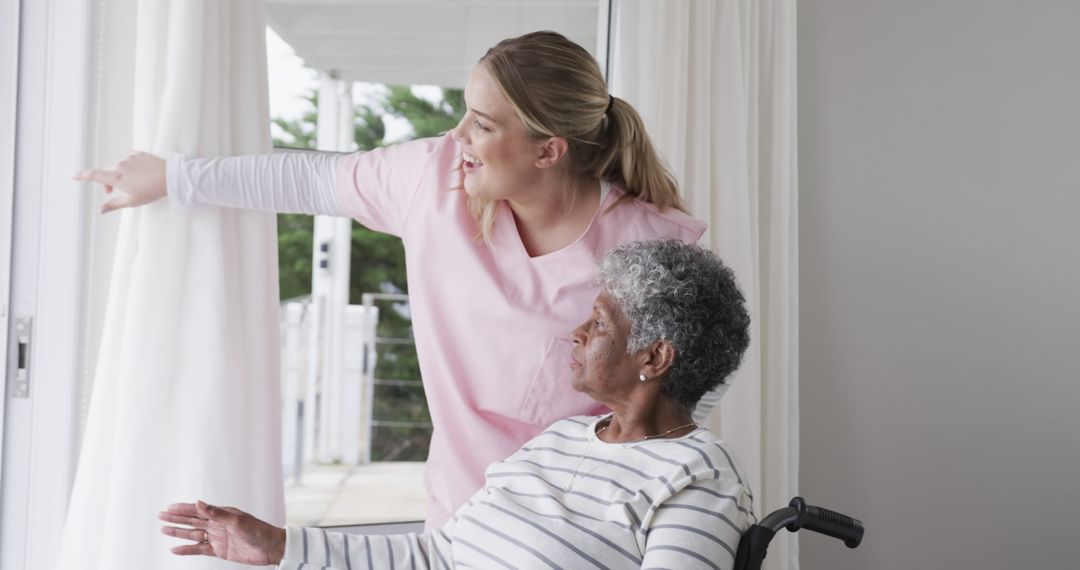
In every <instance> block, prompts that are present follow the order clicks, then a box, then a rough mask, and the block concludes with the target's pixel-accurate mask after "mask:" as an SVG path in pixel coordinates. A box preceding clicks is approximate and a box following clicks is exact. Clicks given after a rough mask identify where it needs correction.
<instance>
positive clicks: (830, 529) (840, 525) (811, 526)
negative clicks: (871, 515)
mask: <svg viewBox="0 0 1080 570" xmlns="http://www.w3.org/2000/svg"><path fill="white" fill-rule="evenodd" d="M790 506H791V507H792V508H794V509H795V512H796V516H795V521H793V522H791V523H790V524H788V525H787V529H788V531H790V532H795V531H797V530H799V529H800V528H805V529H807V530H812V531H814V532H818V533H821V534H824V535H826V536H831V537H833V538H836V539H839V540H842V541H844V544H845V545H847V547H848V548H855V547H856V546H859V543H860V542H862V539H863V532H864V529H863V524H862V521H859V520H857V519H853V518H851V517H849V516H847V515H845V514H841V513H838V512H836V511H830V510H829V509H826V508H825V507H814V506H810V505H807V504H806V501H804V500H803V499H802V497H795V498H794V499H792V500H791V503H790Z"/></svg>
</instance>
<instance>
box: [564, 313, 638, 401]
mask: <svg viewBox="0 0 1080 570" xmlns="http://www.w3.org/2000/svg"><path fill="white" fill-rule="evenodd" d="M629 336H630V321H628V320H627V319H626V317H625V316H624V315H623V314H622V311H620V310H619V307H618V306H617V305H616V304H615V302H614V301H613V300H612V299H611V297H609V296H608V295H607V293H604V292H601V293H600V294H599V295H597V296H596V301H595V302H594V303H593V310H592V314H591V315H589V318H588V319H586V320H585V322H583V323H581V324H580V325H578V326H577V328H575V329H574V331H573V332H572V333H571V335H570V337H571V338H572V339H573V341H574V344H575V346H574V352H573V356H572V357H571V358H572V359H571V362H570V376H571V382H572V384H573V387H574V389H575V390H577V391H578V392H584V393H586V394H588V395H589V396H591V397H592V398H593V399H594V400H596V401H598V402H600V403H606V402H611V401H614V400H618V399H620V398H619V397H620V396H621V395H622V394H625V393H628V392H629V391H631V390H632V389H633V388H634V387H635V385H636V383H637V375H638V364H637V362H636V360H635V358H634V355H631V354H628V353H627V351H626V340H627V338H628V337H629Z"/></svg>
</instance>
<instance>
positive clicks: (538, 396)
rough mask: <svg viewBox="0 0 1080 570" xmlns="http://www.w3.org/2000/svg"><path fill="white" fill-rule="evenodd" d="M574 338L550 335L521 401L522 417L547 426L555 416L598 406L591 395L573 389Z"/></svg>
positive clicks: (575, 412) (586, 412)
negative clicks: (541, 358) (571, 365)
mask: <svg viewBox="0 0 1080 570" xmlns="http://www.w3.org/2000/svg"><path fill="white" fill-rule="evenodd" d="M573 350H574V343H573V341H570V340H567V339H564V338H553V339H551V343H550V344H548V349H547V354H545V355H544V361H543V363H541V364H540V368H539V370H537V371H536V376H534V377H533V379H532V383H531V384H530V385H529V391H528V392H527V393H526V394H525V399H524V400H522V403H521V417H522V419H524V420H525V421H527V422H530V423H533V424H536V425H538V426H542V427H547V426H548V425H550V424H552V423H554V422H555V421H556V420H561V419H563V418H567V417H570V416H578V415H582V414H591V413H594V412H597V411H599V410H600V409H601V406H600V405H599V404H597V403H596V402H595V401H593V399H592V398H590V397H588V396H586V395H584V394H582V393H580V392H577V391H575V390H574V388H573V386H572V385H571V383H570V355H571V353H572V352H573Z"/></svg>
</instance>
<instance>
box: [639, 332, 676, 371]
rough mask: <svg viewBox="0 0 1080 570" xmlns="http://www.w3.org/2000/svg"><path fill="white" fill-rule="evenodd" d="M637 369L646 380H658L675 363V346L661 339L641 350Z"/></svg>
mask: <svg viewBox="0 0 1080 570" xmlns="http://www.w3.org/2000/svg"><path fill="white" fill-rule="evenodd" d="M638 357H639V358H640V359H641V360H640V362H639V368H640V369H641V374H643V375H645V378H646V379H653V378H659V377H661V376H663V375H664V374H667V371H668V370H669V369H670V368H671V365H672V364H674V363H675V357H676V354H675V345H673V344H671V341H670V340H666V339H661V340H658V341H656V342H653V343H652V344H650V345H649V346H646V347H645V348H643V349H641V352H639V353H638Z"/></svg>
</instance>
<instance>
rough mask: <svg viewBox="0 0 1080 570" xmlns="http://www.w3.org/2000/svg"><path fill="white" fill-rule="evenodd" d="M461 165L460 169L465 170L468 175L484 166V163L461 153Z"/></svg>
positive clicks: (465, 153)
mask: <svg viewBox="0 0 1080 570" xmlns="http://www.w3.org/2000/svg"><path fill="white" fill-rule="evenodd" d="M461 165H462V168H464V169H465V172H466V173H469V172H473V171H475V170H476V169H477V168H480V167H481V166H484V163H483V162H482V161H481V160H480V159H479V158H476V157H475V156H473V155H471V154H469V153H467V152H463V153H461Z"/></svg>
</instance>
